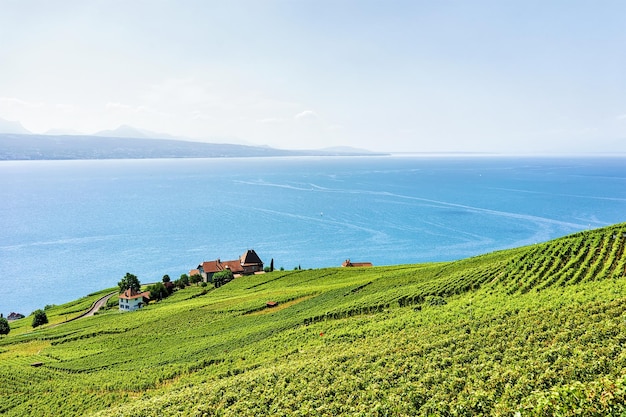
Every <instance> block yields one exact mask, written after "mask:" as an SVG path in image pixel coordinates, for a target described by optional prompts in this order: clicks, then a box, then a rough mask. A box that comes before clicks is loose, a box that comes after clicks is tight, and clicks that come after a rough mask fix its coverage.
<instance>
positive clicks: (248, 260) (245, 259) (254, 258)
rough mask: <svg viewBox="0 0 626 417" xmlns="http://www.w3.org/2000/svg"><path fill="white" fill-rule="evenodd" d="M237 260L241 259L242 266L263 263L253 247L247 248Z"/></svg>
mask: <svg viewBox="0 0 626 417" xmlns="http://www.w3.org/2000/svg"><path fill="white" fill-rule="evenodd" d="M239 260H240V261H241V265H244V266H246V265H258V264H261V265H263V261H262V260H261V258H259V255H257V254H256V252H255V251H254V249H248V250H247V251H246V253H244V254H243V255H241V257H240V258H239Z"/></svg>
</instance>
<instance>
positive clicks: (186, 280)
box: [179, 274, 189, 286]
mask: <svg viewBox="0 0 626 417" xmlns="http://www.w3.org/2000/svg"><path fill="white" fill-rule="evenodd" d="M179 280H180V282H182V283H183V284H184V285H185V286H187V285H189V276H188V275H187V274H182V275H181V276H180V279H179Z"/></svg>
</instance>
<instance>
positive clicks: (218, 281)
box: [213, 269, 234, 288]
mask: <svg viewBox="0 0 626 417" xmlns="http://www.w3.org/2000/svg"><path fill="white" fill-rule="evenodd" d="M233 278H234V276H233V271H231V270H230V269H225V270H223V271H220V272H216V273H215V274H213V285H215V288H217V287H221V286H222V285H224V284H226V283H227V282H230V281H232V280H233Z"/></svg>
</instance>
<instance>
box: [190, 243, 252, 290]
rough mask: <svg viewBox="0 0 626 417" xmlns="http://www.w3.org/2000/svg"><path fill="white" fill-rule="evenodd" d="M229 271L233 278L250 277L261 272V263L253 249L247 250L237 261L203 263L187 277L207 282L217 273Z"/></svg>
mask: <svg viewBox="0 0 626 417" xmlns="http://www.w3.org/2000/svg"><path fill="white" fill-rule="evenodd" d="M227 269H230V271H231V272H232V273H233V275H235V276H242V275H252V274H256V273H257V272H262V271H263V261H262V260H261V258H259V255H257V254H256V252H255V251H254V249H248V250H247V251H246V252H245V253H244V254H243V255H241V256H240V257H239V259H235V260H232V261H222V260H221V259H219V258H218V259H216V260H214V261H204V262H202V263H201V264H200V265H198V268H197V269H192V270H191V271H189V276H193V275H196V274H197V275H200V276H201V277H202V280H203V281H204V282H209V281H210V280H211V278H212V277H213V275H214V274H215V273H217V272H221V271H224V270H227Z"/></svg>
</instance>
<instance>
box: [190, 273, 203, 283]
mask: <svg viewBox="0 0 626 417" xmlns="http://www.w3.org/2000/svg"><path fill="white" fill-rule="evenodd" d="M189 281H191V283H192V284H197V283H199V282H200V281H202V276H201V275H198V274H195V275H192V276H190V277H189Z"/></svg>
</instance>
